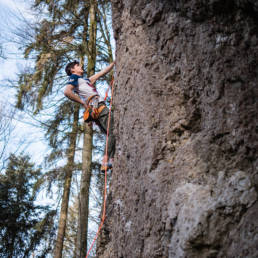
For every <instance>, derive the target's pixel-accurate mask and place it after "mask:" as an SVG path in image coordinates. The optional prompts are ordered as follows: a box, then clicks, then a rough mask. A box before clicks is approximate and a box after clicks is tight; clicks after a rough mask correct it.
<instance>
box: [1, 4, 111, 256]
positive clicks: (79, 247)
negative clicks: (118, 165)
mask: <svg viewBox="0 0 258 258" xmlns="http://www.w3.org/2000/svg"><path fill="white" fill-rule="evenodd" d="M0 4H1V41H0V44H1V60H0V62H1V67H2V69H1V73H0V76H1V77H0V78H1V89H2V90H1V93H0V94H1V101H0V122H1V126H0V134H1V137H0V141H1V142H0V155H1V156H0V162H1V164H0V168H1V174H0V190H1V191H0V213H1V214H0V217H1V222H0V237H1V239H2V241H1V243H0V256H1V257H85V255H86V252H87V249H88V244H89V242H91V240H92V239H93V236H94V235H95V231H96V229H97V225H98V223H99V214H100V211H101V204H102V191H103V180H104V178H103V177H104V175H103V174H101V173H100V169H99V168H100V165H99V162H100V159H101V156H102V154H103V146H104V141H105V140H104V137H103V135H102V134H100V132H99V130H98V128H97V127H95V126H94V125H85V124H84V123H83V121H82V114H83V110H82V108H80V106H79V105H77V104H76V103H73V102H71V101H69V100H67V99H66V98H65V97H64V95H63V89H64V86H65V84H66V83H67V76H66V74H65V73H64V68H65V65H66V64H67V63H68V62H69V61H73V60H74V59H77V60H79V61H80V62H81V63H82V64H84V69H85V73H86V76H90V75H92V74H94V73H95V72H97V71H99V70H101V69H102V68H103V67H105V66H106V65H107V64H109V63H110V62H112V61H113V48H114V47H113V46H114V43H113V39H112V28H111V7H110V3H109V1H104V0H103V1H96V0H90V1H80V0H77V1H69V0H66V1H58V0H56V1H49V0H45V1H43V0H35V1H15V2H14V1H4V0H1V1H0ZM111 76H112V74H109V75H107V76H106V77H104V78H103V80H102V81H100V82H99V83H98V84H97V88H98V89H99V90H100V92H101V94H105V91H106V90H107V89H108V87H109V86H108V85H109V83H110V80H111ZM91 257H94V250H93V252H92V253H91Z"/></svg>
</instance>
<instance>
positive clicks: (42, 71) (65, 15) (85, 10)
mask: <svg viewBox="0 0 258 258" xmlns="http://www.w3.org/2000/svg"><path fill="white" fill-rule="evenodd" d="M97 4H98V5H100V4H106V3H105V1H99V2H97V1H93V0H91V1H79V0H77V1H69V0H67V1H44V0H36V1H35V2H34V7H35V8H37V9H38V10H39V12H41V13H44V15H45V16H44V18H43V19H41V21H40V23H39V24H38V25H37V26H36V30H35V40H34V41H33V42H29V43H28V44H27V45H26V48H25V56H26V57H30V58H34V59H35V60H36V65H35V68H33V69H32V70H31V71H29V72H28V71H27V72H26V73H23V74H21V76H20V81H19V90H18V94H17V106H18V107H19V108H21V109H23V108H25V107H26V109H28V107H32V109H31V110H32V111H33V112H34V114H38V113H39V114H44V110H46V111H47V112H48V113H50V112H51V113H52V114H53V116H52V117H51V119H48V120H45V121H44V122H43V123H44V125H45V128H46V138H47V139H48V142H49V146H50V147H51V149H52V152H51V153H50V155H49V157H48V158H47V161H48V162H49V164H53V163H54V162H55V161H58V160H59V159H60V158H63V157H64V156H65V157H66V159H67V164H66V165H65V166H64V167H63V168H62V167H59V168H58V169H56V168H55V169H52V170H51V171H49V173H48V175H49V178H52V180H56V179H62V178H63V180H64V181H63V182H64V183H63V198H62V204H61V212H60V222H59V230H58V237H57V245H56V248H55V254H56V255H55V257H61V254H62V246H63V244H62V243H63V241H64V236H65V227H66V220H67V210H68V202H69V193H70V187H71V179H72V174H73V171H74V170H75V168H77V167H78V164H76V161H75V159H74V157H75V154H76V150H77V149H78V139H79V136H80V134H81V132H82V131H81V126H80V123H79V118H80V117H81V112H80V110H79V105H77V104H75V103H72V102H70V101H67V100H63V96H60V93H59V92H60V88H61V87H63V86H64V85H65V83H66V82H65V79H64V76H63V75H64V74H63V72H62V71H63V70H64V67H65V65H66V63H67V62H69V61H70V60H73V59H74V58H80V61H81V62H82V63H84V61H85V60H86V61H87V62H85V63H87V75H88V76H90V75H91V74H93V73H94V71H95V67H96V60H97V56H99V58H100V60H101V61H102V62H108V61H111V59H110V52H109V53H108V54H105V52H107V49H106V48H105V44H106V40H104V41H101V40H100V39H99V40H97V32H96V30H97V22H100V21H102V27H103V25H104V23H103V19H102V18H100V15H99V13H101V12H100V10H99V9H98V8H97V7H98V5H97ZM92 6H94V9H93V10H94V11H93V15H94V16H93V17H94V23H91V24H92V25H90V26H89V24H88V16H89V12H90V8H92ZM97 14H98V16H97ZM97 17H98V18H97ZM99 24H100V23H99ZM104 27H105V26H104ZM104 27H103V28H104ZM103 28H102V29H101V33H102V34H103V31H104V30H105V28H104V29H103ZM91 39H92V40H91ZM107 48H108V47H107ZM107 56H108V57H107ZM111 57H112V53H111ZM85 66H86V65H85ZM46 111H45V112H46ZM41 118H44V116H41ZM69 132H70V133H69ZM83 132H85V133H84V146H83V164H82V167H83V171H87V172H86V175H87V176H86V178H87V179H86V182H88V183H87V185H85V184H84V185H83V184H82V188H85V187H86V188H85V189H86V198H84V197H82V199H83V201H85V200H87V204H85V205H84V208H83V209H86V210H87V209H88V197H87V196H89V185H90V181H91V180H90V178H91V159H92V134H93V132H92V127H91V126H86V125H85V128H84V130H83ZM86 139H87V140H86ZM86 142H88V143H87V144H86ZM86 146H87V147H86ZM86 153H87V154H86ZM85 154H86V155H85ZM60 173H61V174H64V175H65V176H64V177H62V176H61V175H60ZM83 174H84V175H85V172H84V173H83ZM82 192H83V191H82ZM83 213H84V212H83ZM81 214H82V213H81ZM84 214H86V216H88V211H86V213H84ZM83 221H84V223H83V224H82V225H81V227H80V228H82V229H83V230H84V229H86V231H85V232H86V234H85V238H86V237H87V218H86V217H85V215H83ZM85 221H86V222H85ZM80 234H81V233H80ZM83 235H84V234H83ZM85 238H84V239H81V241H82V242H83V243H82V244H80V246H81V247H80V248H79V249H81V250H82V249H84V252H85V250H86V243H87V240H86V241H85ZM77 242H78V241H77Z"/></svg>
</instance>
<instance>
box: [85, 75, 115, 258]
mask: <svg viewBox="0 0 258 258" xmlns="http://www.w3.org/2000/svg"><path fill="white" fill-rule="evenodd" d="M113 84H114V79H113V78H112V80H111V83H110V85H111V99H110V106H109V113H108V125H107V136H106V148H105V156H106V157H107V150H108V136H109V127H110V119H111V108H112V99H113V90H114V87H113ZM106 95H107V94H106ZM106 196H107V166H106V168H105V186H104V196H103V212H102V217H101V222H100V225H99V228H98V231H97V233H96V235H95V237H94V239H93V241H92V244H91V246H90V249H89V251H88V253H87V255H86V258H88V256H89V254H90V252H91V250H92V248H93V245H94V243H95V241H96V240H97V238H98V236H99V233H100V230H101V229H102V227H103V224H104V221H105V218H106Z"/></svg>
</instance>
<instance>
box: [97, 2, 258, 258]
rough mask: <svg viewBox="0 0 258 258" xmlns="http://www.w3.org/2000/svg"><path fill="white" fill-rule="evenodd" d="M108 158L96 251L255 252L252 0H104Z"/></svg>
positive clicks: (256, 11) (257, 77)
mask: <svg viewBox="0 0 258 258" xmlns="http://www.w3.org/2000/svg"><path fill="white" fill-rule="evenodd" d="M112 9H113V29H114V35H115V39H116V78H115V96H114V106H115V121H116V122H115V134H116V139H117V143H116V155H115V162H114V169H113V172H112V179H111V184H110V188H109V196H108V200H107V219H106V221H105V225H104V229H103V230H102V233H101V236H100V238H99V240H98V244H97V256H98V257H100V258H107V257H109V258H110V257H111V258H154V257H155V258H158V257H171V258H172V257H176V258H179V257H180V258H195V257H196V258H202V257H203V258H204V257H205V258H207V257H221V258H225V257H226V258H231V257H232V258H233V257H238V258H239V257H245V258H248V257H250V258H251V257H258V219H257V218H258V202H257V197H258V193H257V191H258V161H257V156H258V155H257V149H258V146H257V145H258V143H257V131H258V129H257V124H258V123H257V117H258V116H257V110H258V106H257V105H258V104H257V103H258V102H257V100H258V3H257V1H255V0H248V1H247V0H229V1H222V0H209V1H200V0H176V1H171V0H159V1H154V0H148V1H147V0H112Z"/></svg>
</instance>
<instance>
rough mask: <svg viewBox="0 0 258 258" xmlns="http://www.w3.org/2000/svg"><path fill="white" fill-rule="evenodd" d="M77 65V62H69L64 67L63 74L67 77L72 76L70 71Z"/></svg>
mask: <svg viewBox="0 0 258 258" xmlns="http://www.w3.org/2000/svg"><path fill="white" fill-rule="evenodd" d="M77 64H79V62H78V61H76V60H74V61H73V62H70V63H69V64H67V66H66V67H65V72H66V74H67V75H68V76H70V75H72V72H71V70H72V69H73V68H74V66H75V65H77Z"/></svg>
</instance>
